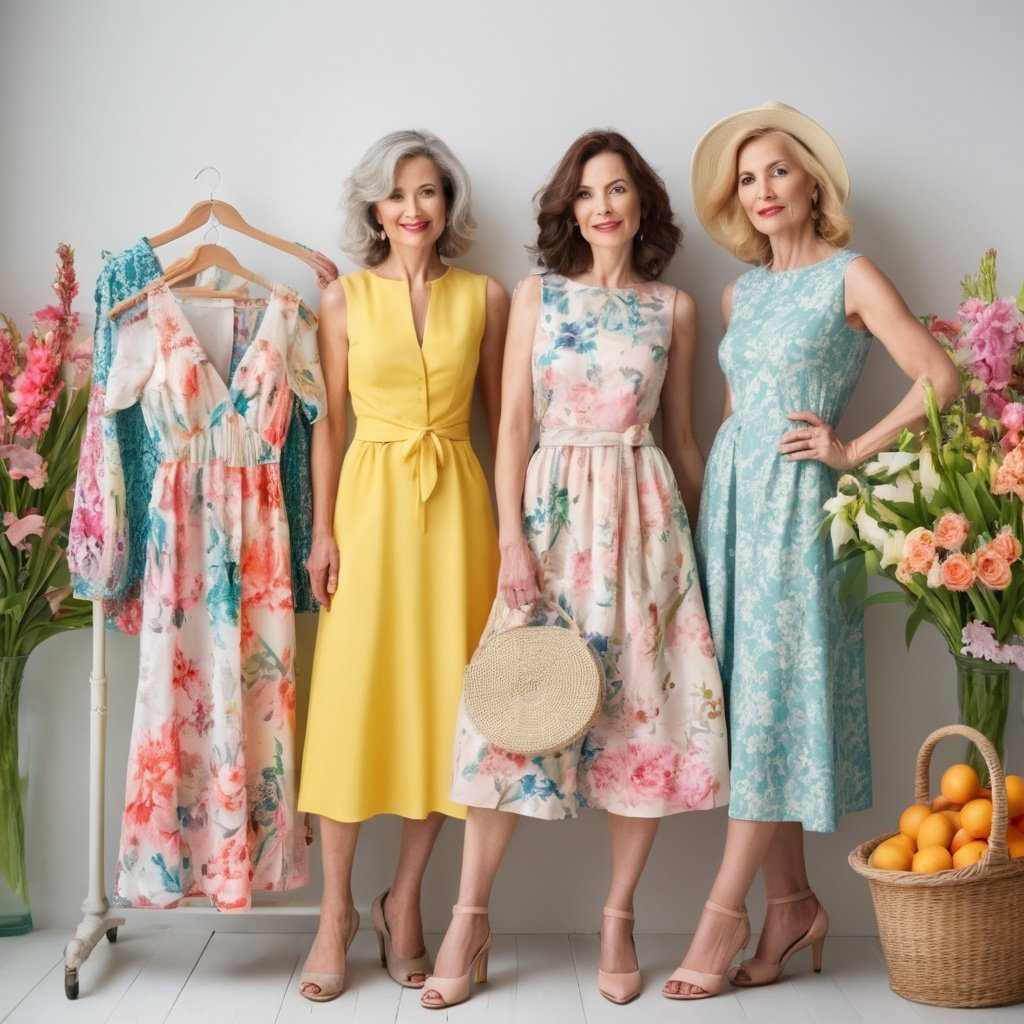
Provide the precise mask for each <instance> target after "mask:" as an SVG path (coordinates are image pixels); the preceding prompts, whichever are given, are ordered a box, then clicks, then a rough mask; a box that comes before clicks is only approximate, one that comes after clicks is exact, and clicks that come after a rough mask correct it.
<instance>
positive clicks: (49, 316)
mask: <svg viewBox="0 0 1024 1024" xmlns="http://www.w3.org/2000/svg"><path fill="white" fill-rule="evenodd" d="M65 315H66V314H65V312H64V310H63V309H60V308H59V307H58V306H43V308H42V309H37V310H36V311H35V312H34V313H33V314H32V319H33V320H35V322H36V324H37V325H38V327H39V329H40V331H42V332H43V333H44V334H45V333H46V332H47V331H55V330H56V329H57V328H58V327H59V326H60V325H61V322H62V321H63V319H64V317H65Z"/></svg>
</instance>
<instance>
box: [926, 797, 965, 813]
mask: <svg viewBox="0 0 1024 1024" xmlns="http://www.w3.org/2000/svg"><path fill="white" fill-rule="evenodd" d="M961 806H962V805H961V804H955V803H953V802H952V801H951V800H947V799H946V798H945V797H944V796H937V797H936V798H935V799H934V800H933V801H932V811H933V812H934V811H948V810H949V809H950V808H951V807H952V808H954V809H955V810H958V811H959V810H960V807H961Z"/></svg>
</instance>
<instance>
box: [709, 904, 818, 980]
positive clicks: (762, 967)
mask: <svg viewBox="0 0 1024 1024" xmlns="http://www.w3.org/2000/svg"><path fill="white" fill-rule="evenodd" d="M811 896H814V892H813V891H812V890H811V889H804V891H803V892H796V893H793V894H792V895H791V896H775V897H769V898H768V900H767V901H766V902H767V903H768V904H769V905H770V906H777V905H778V904H780V903H796V902H797V901H798V900H806V899H809V898H810V897H811ZM814 898H815V902H817V897H816V896H815V897H814ZM826 935H828V914H826V913H825V908H824V907H823V906H822V905H821V904H820V903H818V909H817V911H816V912H815V914H814V920H813V921H812V922H811V926H810V928H808V929H807V931H805V932H804V933H803V935H801V936H800V937H799V938H798V939H794V940H793V941H792V942H791V943H790V944H789V945H788V946H787V947H786V949H785V951H784V952H783V954H782V956H781V957H779V961H778V963H774V964H773V963H770V962H769V961H767V960H759V959H758V958H757V957H756V956H752V957H750V958H748V959H747V960H744V961H743V963H741V964H740V965H739V966H738V967H737V968H736V969H735V970H734V971H733V972H732V973H731V974H730V975H729V980H730V981H731V982H732V983H733V984H734V985H738V986H740V987H741V988H757V987H758V986H760V985H771V984H772V983H773V982H776V981H778V980H779V977H780V976H781V975H782V970H783V968H784V967H785V966H786V961H787V960H789V958H790V957H791V956H792V955H793V954H794V953H798V952H799V951H800V950H801V949H804V948H805V947H806V946H810V947H811V966H812V967H813V968H814V970H815V973H820V972H821V954H822V950H823V949H824V948H825V936H826ZM740 971H743V972H744V973H745V974H746V978H740V977H737V975H738V974H739V972H740Z"/></svg>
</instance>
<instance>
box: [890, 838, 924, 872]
mask: <svg viewBox="0 0 1024 1024" xmlns="http://www.w3.org/2000/svg"><path fill="white" fill-rule="evenodd" d="M885 841H886V842H887V843H895V844H896V845H897V846H899V847H902V848H903V849H904V850H906V851H907V853H909V854H910V856H911V857H913V856H914V854H915V853H917V844H916V843H915V842H914V840H913V839H910V838H909V837H908V836H905V835H904V834H903V833H902V832H897V833H896V835H894V836H893V837H892V838H891V839H886V840H885ZM908 870H909V868H908Z"/></svg>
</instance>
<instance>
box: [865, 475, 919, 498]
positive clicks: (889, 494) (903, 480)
mask: <svg viewBox="0 0 1024 1024" xmlns="http://www.w3.org/2000/svg"><path fill="white" fill-rule="evenodd" d="M871 493H872V494H873V495H874V496H875V497H876V498H881V499H882V501H913V500H914V481H913V480H912V479H911V478H910V475H909V474H908V473H900V475H899V476H898V477H896V479H895V480H894V481H893V482H892V483H889V484H878V486H877V487H874V488H872V491H871Z"/></svg>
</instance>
